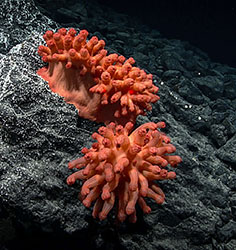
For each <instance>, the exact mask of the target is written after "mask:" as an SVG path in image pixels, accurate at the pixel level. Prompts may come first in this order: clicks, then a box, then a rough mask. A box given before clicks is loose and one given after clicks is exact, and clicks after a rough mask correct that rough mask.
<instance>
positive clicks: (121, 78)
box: [37, 28, 159, 125]
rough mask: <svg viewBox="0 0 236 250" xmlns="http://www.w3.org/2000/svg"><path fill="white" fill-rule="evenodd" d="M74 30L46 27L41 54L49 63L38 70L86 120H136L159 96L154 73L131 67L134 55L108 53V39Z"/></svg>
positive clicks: (84, 31)
mask: <svg viewBox="0 0 236 250" xmlns="http://www.w3.org/2000/svg"><path fill="white" fill-rule="evenodd" d="M87 36H88V32H87V31H86V30H81V31H80V32H79V34H78V35H76V30H75V29H70V30H69V31H67V30H66V29H65V28H61V29H59V30H58V31H57V32H56V33H53V31H50V30H48V31H47V32H46V33H45V34H44V36H43V38H44V40H45V41H46V44H47V46H43V45H40V46H39V48H38V53H39V55H40V56H41V57H42V60H43V61H44V62H46V63H48V66H47V67H43V68H41V69H39V70H38V71H37V73H38V74H39V75H40V76H41V77H42V78H43V79H44V80H46V81H47V82H48V83H49V87H50V89H51V90H52V91H53V92H55V93H57V94H59V95H60V96H62V97H64V100H65V101H66V102H68V103H71V104H73V105H74V106H75V107H76V108H77V109H78V111H79V115H80V116H81V117H83V118H86V119H90V120H93V121H97V122H104V123H105V124H108V123H109V122H111V121H114V122H117V123H118V124H123V125H124V124H125V123H127V122H128V121H132V122H135V120H136V117H137V116H138V115H140V114H141V115H145V114H146V111H149V110H151V109H152V107H151V103H154V102H156V101H157V100H159V96H157V95H156V93H157V92H158V87H156V86H155V85H154V84H153V81H152V75H151V74H147V73H145V72H144V70H142V69H140V68H138V67H133V66H132V65H133V64H134V63H135V61H134V59H133V58H129V59H125V57H124V56H121V55H120V56H118V55H117V54H110V55H107V50H105V49H104V46H105V42H104V41H103V40H98V38H97V37H96V36H93V37H92V38H91V39H90V40H88V41H87Z"/></svg>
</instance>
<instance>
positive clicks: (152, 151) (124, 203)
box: [67, 122, 181, 222]
mask: <svg viewBox="0 0 236 250" xmlns="http://www.w3.org/2000/svg"><path fill="white" fill-rule="evenodd" d="M164 127H165V123H164V122H158V123H153V122H150V123H146V124H143V125H141V126H140V127H138V128H137V129H135V130H134V131H133V132H132V133H130V132H131V130H132V128H133V123H131V122H128V123H127V124H126V125H125V126H124V127H123V126H122V125H116V124H115V123H113V122H112V123H110V124H108V125H107V126H106V127H100V128H99V130H98V133H96V132H95V133H93V135H92V138H93V139H95V140H96V142H95V143H93V145H92V147H91V148H90V149H88V148H83V149H82V153H83V154H84V156H83V157H80V158H77V159H75V160H73V161H71V162H69V164H68V166H69V168H70V169H72V168H77V169H79V170H78V171H76V172H74V173H73V174H71V175H70V176H69V177H68V178H67V183H68V184H69V185H72V184H74V183H75V181H76V180H82V181H83V184H82V188H81V191H80V195H79V197H80V200H81V201H82V202H83V204H84V205H85V206H86V207H90V206H91V204H92V203H93V202H95V204H94V207H93V213H92V215H93V217H94V218H96V217H99V219H100V220H104V219H105V218H106V217H107V215H108V213H109V212H110V210H111V209H112V208H113V206H114V204H115V201H116V200H117V203H118V208H117V219H118V220H119V221H121V222H122V221H124V220H125V219H126V217H127V216H129V220H130V221H131V222H136V219H137V218H136V209H135V205H136V203H138V204H139V206H140V207H141V209H142V210H143V212H144V213H149V212H150V211H151V208H150V207H149V206H148V205H147V203H146V201H145V198H146V197H148V198H152V199H154V200H155V201H156V203H158V204H162V203H163V202H164V199H165V195H164V193H163V191H162V189H161V188H160V187H159V186H158V184H157V183H156V182H155V180H165V179H173V178H175V176H176V174H175V172H172V171H171V172H168V170H167V169H166V167H167V165H168V164H170V165H171V166H172V167H174V166H176V165H177V164H178V163H180V162H181V158H180V157H179V156H176V155H172V153H174V152H175V150H176V148H175V146H173V145H172V144H170V139H169V137H167V136H166V135H165V134H164V133H163V132H161V131H159V128H164Z"/></svg>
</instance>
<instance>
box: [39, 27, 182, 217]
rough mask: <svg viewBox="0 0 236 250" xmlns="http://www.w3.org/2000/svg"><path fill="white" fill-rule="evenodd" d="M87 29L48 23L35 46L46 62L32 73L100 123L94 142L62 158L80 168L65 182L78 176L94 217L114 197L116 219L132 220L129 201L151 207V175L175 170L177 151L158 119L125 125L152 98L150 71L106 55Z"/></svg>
mask: <svg viewBox="0 0 236 250" xmlns="http://www.w3.org/2000/svg"><path fill="white" fill-rule="evenodd" d="M87 36H88V32H87V31H86V30H81V31H80V32H79V34H78V35H76V31H75V29H70V30H69V31H67V30H66V29H65V28H62V29H59V30H58V31H57V32H56V33H53V32H52V31H47V32H46V33H45V35H44V36H43V38H44V40H45V41H46V44H47V46H43V45H41V46H39V49H38V53H39V55H40V56H41V57H42V60H43V61H44V62H47V63H48V67H43V68H41V69H39V70H38V72H37V73H38V74H39V75H40V76H41V77H42V78H43V79H44V80H46V81H47V82H48V83H49V87H50V89H51V90H52V91H53V92H55V93H57V94H59V95H60V96H62V97H64V100H65V101H66V102H68V103H71V104H73V105H74V106H75V107H76V108H77V109H78V112H79V115H80V116H81V117H83V118H86V119H90V120H93V121H97V122H104V123H105V124H106V126H102V127H100V128H99V130H98V133H96V132H95V133H93V135H92V138H93V139H94V140H96V142H95V143H93V144H92V147H91V148H90V149H88V148H83V149H82V154H83V155H84V156H83V157H80V158H77V159H75V160H72V161H71V162H69V164H68V166H69V168H70V169H72V168H77V169H79V170H78V171H77V172H74V173H73V174H71V175H70V176H69V177H68V178H67V183H68V184H69V185H72V184H74V183H75V181H76V180H83V185H82V188H81V191H80V195H79V197H80V200H81V201H82V203H83V204H84V205H85V206H86V207H90V206H91V204H92V203H93V202H94V206H93V214H92V215H93V217H94V218H97V217H98V218H99V219H100V220H104V219H105V218H106V217H107V215H108V213H109V212H110V210H111V209H112V208H113V206H114V205H115V204H116V203H117V208H118V209H117V219H118V220H119V221H124V220H125V219H126V218H127V216H128V217H129V220H130V221H131V222H136V220H137V218H136V209H135V206H136V203H138V204H139V206H140V207H141V209H142V210H143V212H144V213H150V211H151V208H150V207H149V206H148V205H147V203H146V201H145V198H146V197H149V198H152V199H154V200H155V201H156V202H157V203H158V204H162V203H163V202H164V199H165V195H164V193H163V191H162V190H161V188H160V187H159V186H158V185H157V183H156V182H155V180H164V179H173V178H175V176H176V174H175V172H168V171H167V169H166V166H167V165H171V166H172V167H174V166H176V165H177V164H178V163H180V162H181V158H180V157H179V156H176V155H170V154H172V153H174V152H175V150H176V148H175V147H174V146H173V145H172V144H170V138H169V137H167V136H166V135H165V134H164V133H163V132H161V131H160V130H159V129H160V128H164V127H165V123H164V122H158V123H153V122H150V123H146V124H143V125H141V126H140V127H138V128H137V129H135V130H134V131H133V132H132V128H133V126H134V123H135V120H136V117H137V116H138V115H145V114H146V112H147V111H149V110H151V108H152V107H151V103H155V102H156V101H157V100H159V97H158V96H157V95H156V93H157V92H158V87H156V86H155V85H154V84H153V81H152V75H151V74H146V73H145V72H144V71H143V70H141V69H139V68H137V67H133V66H132V65H133V64H134V63H135V61H134V59H133V58H129V59H125V57H124V56H118V55H117V54H110V55H107V50H105V49H104V46H105V42H104V41H103V40H98V38H97V37H95V36H94V37H92V38H91V39H90V40H88V41H87ZM116 200H117V202H116Z"/></svg>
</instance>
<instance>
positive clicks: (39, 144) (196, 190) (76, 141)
mask: <svg viewBox="0 0 236 250" xmlns="http://www.w3.org/2000/svg"><path fill="white" fill-rule="evenodd" d="M45 3H46V2H45ZM95 7H96V8H91V5H89V4H87V5H86V4H85V3H83V2H81V5H76V8H77V10H75V11H74V13H80V12H81V11H82V9H86V11H83V13H84V15H83V16H82V17H81V16H80V18H81V19H80V21H79V22H77V24H76V23H71V24H70V25H68V26H72V24H73V27H76V25H77V26H79V27H80V28H81V29H83V28H87V27H90V29H91V31H94V34H93V35H98V36H99V35H100V36H104V39H107V40H108V41H107V43H108V44H109V46H110V47H111V49H113V50H116V51H117V52H120V53H122V54H124V55H125V56H126V57H129V56H132V57H134V58H135V60H136V62H137V64H138V65H139V66H140V67H141V68H142V67H143V68H144V69H145V70H147V71H150V73H152V74H153V75H154V81H156V84H157V85H158V87H160V91H159V95H160V101H159V103H157V104H155V105H154V106H153V110H152V112H150V113H149V114H148V116H147V117H141V118H139V119H138V120H137V124H136V125H137V126H139V125H141V124H142V123H144V122H148V121H154V122H157V121H160V120H164V121H165V122H166V124H167V128H166V129H165V132H166V133H167V134H168V135H169V136H170V137H171V138H172V141H173V143H174V144H175V146H176V147H177V152H178V155H180V156H181V157H182V158H183V163H181V166H180V167H179V168H178V169H177V170H176V173H177V178H176V179H175V181H174V182H172V181H167V182H163V184H162V183H160V187H161V188H162V189H163V191H164V192H165V195H166V196H167V197H168V199H166V200H167V202H166V203H164V204H163V205H161V206H159V205H156V204H154V203H152V202H150V203H149V204H148V205H149V206H150V207H151V208H152V213H151V214H149V215H148V216H143V215H142V213H140V212H139V211H137V216H138V223H137V224H136V225H135V226H134V227H133V226H130V225H129V224H128V223H124V224H123V225H122V226H121V227H117V226H115V225H114V224H113V221H114V220H113V218H112V216H113V214H111V216H110V217H109V218H108V220H107V221H105V222H102V223H100V222H97V221H96V220H92V219H91V217H90V214H91V211H88V210H87V209H86V208H84V206H83V205H82V204H81V203H80V202H79V201H78V199H77V192H78V188H79V185H78V186H75V187H68V186H67V184H66V178H67V176H68V175H69V174H71V171H70V170H68V169H67V167H66V166H67V162H68V161H69V160H70V159H71V158H76V157H79V156H80V155H78V152H79V151H80V150H81V148H82V147H84V146H85V147H88V148H89V147H90V146H91V144H92V142H91V141H90V136H91V134H92V133H93V132H94V131H96V130H97V128H98V125H97V124H95V123H92V122H90V121H87V120H81V119H79V118H78V117H77V112H76V110H75V109H74V107H73V106H71V105H69V104H65V103H64V102H63V100H62V99H61V98H60V97H59V96H57V95H56V94H53V93H51V91H50V90H49V88H48V86H47V84H46V83H45V82H44V81H43V80H42V79H40V78H39V77H38V76H37V75H36V70H37V69H38V68H40V67H42V66H43V65H42V63H41V60H40V58H39V57H38V56H37V47H38V45H39V44H41V43H42V41H41V36H42V34H43V33H44V32H45V31H46V30H48V29H56V28H58V27H59V26H60V25H59V24H56V23H54V22H53V21H51V20H50V19H49V18H46V17H45V16H43V15H42V14H40V12H39V11H38V10H37V8H36V7H35V6H34V3H33V2H32V1H24V5H22V4H21V2H20V1H17V0H11V1H2V2H1V8H0V16H3V17H4V18H2V19H1V20H0V22H1V29H0V38H1V39H0V42H1V46H0V47H1V59H0V136H1V137H0V225H1V227H0V237H1V238H0V240H1V241H3V240H5V243H6V244H8V246H9V247H10V246H11V242H18V243H21V244H28V245H30V244H31V243H30V238H31V239H35V238H34V237H35V235H40V236H41V237H40V238H38V239H36V242H38V243H39V245H40V244H41V245H43V242H44V241H45V246H47V245H48V244H49V242H50V241H54V240H55V242H56V241H57V243H55V242H53V243H54V246H58V247H60V245H61V244H63V243H67V244H68V245H69V244H71V245H73V244H74V245H78V244H80V245H81V246H86V247H88V246H89V247H91V248H100V249H101V248H103V249H104V248H105V247H110V249H111V248H114V247H117V248H118V249H119V248H120V249H137V248H144V249H145V248H146V249H157V248H163V249H169V248H171V247H172V248H174V249H189V248H191V249H212V248H214V247H216V246H217V247H219V246H220V247H222V248H228V249H234V246H235V244H236V243H235V240H234V238H235V218H236V217H235V207H236V196H235V190H236V176H235V158H234V157H233V155H234V154H235V146H234V145H236V138H235V132H236V116H235V110H236V106H235V105H236V103H235V100H234V99H233V98H232V96H234V95H235V85H233V84H232V83H233V82H234V78H235V74H236V69H234V68H230V67H228V66H223V65H220V64H217V63H213V62H211V61H210V60H209V58H208V57H207V56H206V55H205V54H204V53H202V52H201V51H199V50H198V49H196V48H194V47H192V46H191V45H189V44H188V43H186V42H181V41H177V40H168V39H165V38H163V37H161V36H160V34H159V33H158V32H157V31H154V30H150V29H148V28H147V27H143V26H141V25H137V23H136V22H134V20H130V19H129V17H126V16H123V15H120V14H117V13H113V12H112V11H111V10H109V11H107V10H106V9H101V7H100V6H99V5H96V6H95ZM73 8H74V9H76V8H75V7H73V6H70V9H73ZM95 10H96V13H95V12H94V11H95ZM86 13H87V14H86ZM97 13H99V15H95V14H97ZM107 13H109V15H108V14H107ZM105 15H108V16H107V19H106V16H105ZM74 16H76V15H74ZM74 16H71V22H75V21H76V19H75V17H74ZM91 16H95V17H93V18H91ZM121 24H122V25H121ZM85 26H87V27H85ZM98 27H99V28H98ZM123 27H125V30H124V28H123ZM98 29H99V31H100V32H101V33H102V35H101V34H98V32H97V34H95V30H98ZM106 32H107V33H106ZM100 38H101V37H100ZM144 48H145V49H144ZM209 76H210V77H209ZM206 79H207V81H206ZM209 79H210V81H211V82H214V83H219V85H217V86H216V85H215V84H214V83H212V84H209V85H207V87H206V84H207V82H208V81H209ZM202 80H203V81H202ZM201 81H202V82H201ZM211 88H214V89H213V90H212V89H211ZM215 88H219V89H215ZM209 92H212V93H216V95H217V99H216V98H215V96H212V95H211V94H210V93H209ZM22 230H23V231H24V232H28V231H29V230H37V231H36V233H35V234H34V237H33V236H32V237H29V236H28V234H27V233H25V234H24V237H25V239H28V241H24V243H22V242H23V240H22V237H23V236H22V234H21V238H19V236H18V235H20V234H19V232H20V231H22ZM52 231H53V232H54V233H53V234H52V233H50V232H52ZM14 232H15V233H14ZM42 232H47V234H46V236H45V234H44V235H42V234H41V233H42ZM68 232H69V233H72V232H73V233H74V235H75V237H74V236H71V237H69V236H68V235H67V233H68ZM14 234H15V236H14ZM55 234H56V236H57V237H54V236H53V235H55ZM91 235H92V236H91ZM27 237H29V238H27ZM10 238H12V240H10ZM94 239H95V240H94ZM6 241H7V242H8V243H7V242H6ZM34 245H35V241H34ZM32 246H33V244H32ZM9 249H10V248H9Z"/></svg>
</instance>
